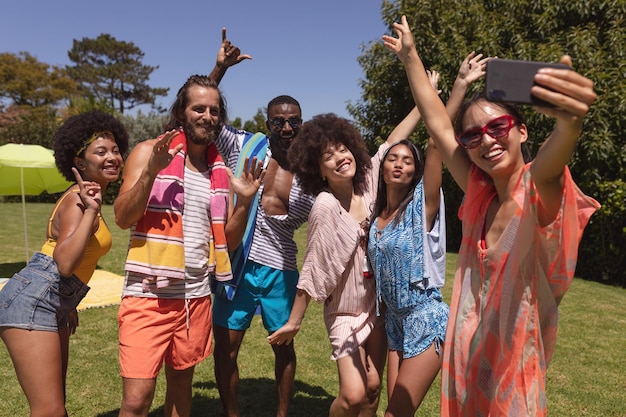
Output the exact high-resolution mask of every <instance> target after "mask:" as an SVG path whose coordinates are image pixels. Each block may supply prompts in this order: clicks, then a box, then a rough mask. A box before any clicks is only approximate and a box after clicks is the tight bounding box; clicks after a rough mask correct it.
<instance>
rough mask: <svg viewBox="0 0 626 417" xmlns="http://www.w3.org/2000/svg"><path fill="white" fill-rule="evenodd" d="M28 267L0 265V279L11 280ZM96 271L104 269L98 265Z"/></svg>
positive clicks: (15, 264)
mask: <svg viewBox="0 0 626 417" xmlns="http://www.w3.org/2000/svg"><path fill="white" fill-rule="evenodd" d="M25 266H26V262H7V263H3V264H1V263H0V278H11V277H12V276H13V275H14V274H15V273H16V272H20V271H21V270H22V269H24V267H25ZM96 269H102V267H100V265H96Z"/></svg>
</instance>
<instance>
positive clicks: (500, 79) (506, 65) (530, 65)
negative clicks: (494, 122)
mask: <svg viewBox="0 0 626 417" xmlns="http://www.w3.org/2000/svg"><path fill="white" fill-rule="evenodd" d="M546 67H552V68H562V69H571V68H570V67H568V66H567V65H565V64H555V63H551V62H535V61H516V60H512V59H499V58H495V59H490V60H489V61H487V69H486V71H487V75H486V76H485V96H486V97H487V100H490V101H506V102H511V103H518V104H532V105H535V106H550V107H554V105H552V104H550V103H547V102H545V101H543V100H540V99H538V98H536V97H535V96H533V95H532V94H530V88H531V87H532V86H533V85H535V81H534V78H535V74H536V73H537V71H538V70H539V68H546Z"/></svg>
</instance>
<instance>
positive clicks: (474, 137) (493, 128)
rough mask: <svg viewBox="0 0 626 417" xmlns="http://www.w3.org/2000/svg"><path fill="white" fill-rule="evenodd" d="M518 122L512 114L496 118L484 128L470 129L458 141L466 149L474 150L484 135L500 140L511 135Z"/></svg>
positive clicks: (459, 136) (458, 137)
mask: <svg viewBox="0 0 626 417" xmlns="http://www.w3.org/2000/svg"><path fill="white" fill-rule="evenodd" d="M516 124H517V121H516V120H515V118H514V117H513V116H511V115H510V114H505V115H504V116H500V117H496V118H495V119H493V120H491V121H490V122H489V123H487V124H486V125H484V126H483V127H477V128H474V129H468V130H466V131H464V132H462V133H460V134H458V135H457V136H456V141H457V142H459V145H461V146H462V147H464V148H465V149H474V148H476V147H477V146H478V145H480V141H481V140H482V137H483V135H484V134H485V133H486V134H488V135H489V136H491V137H492V138H494V139H500V138H502V137H505V136H507V135H508V134H509V132H510V131H511V129H512V128H513V126H515V125H516Z"/></svg>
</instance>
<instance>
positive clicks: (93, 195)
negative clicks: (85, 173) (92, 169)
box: [72, 167, 102, 211]
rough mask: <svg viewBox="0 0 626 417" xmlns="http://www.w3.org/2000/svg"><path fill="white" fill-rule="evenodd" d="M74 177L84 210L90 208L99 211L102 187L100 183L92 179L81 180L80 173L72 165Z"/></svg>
mask: <svg viewBox="0 0 626 417" xmlns="http://www.w3.org/2000/svg"><path fill="white" fill-rule="evenodd" d="M72 172H73V173H74V177H76V184H78V188H79V190H80V193H79V195H80V199H81V200H82V202H83V204H84V205H85V210H87V209H91V210H95V211H100V207H101V206H102V187H101V186H100V184H98V183H97V182H94V181H83V177H81V175H80V173H79V172H78V170H77V169H76V168H75V167H72Z"/></svg>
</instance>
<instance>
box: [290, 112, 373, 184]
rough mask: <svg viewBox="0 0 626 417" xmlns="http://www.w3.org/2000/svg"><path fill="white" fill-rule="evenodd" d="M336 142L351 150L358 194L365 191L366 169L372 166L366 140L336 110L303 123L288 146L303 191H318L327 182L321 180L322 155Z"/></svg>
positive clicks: (291, 161) (294, 170)
mask: <svg viewBox="0 0 626 417" xmlns="http://www.w3.org/2000/svg"><path fill="white" fill-rule="evenodd" d="M336 144H342V145H345V146H346V148H348V149H349V150H350V152H352V155H353V156H354V161H355V162H356V174H355V175H354V178H353V180H352V182H353V184H354V190H355V192H356V193H357V194H359V195H362V194H363V193H364V192H365V187H367V173H368V172H369V170H370V169H371V168H372V161H371V158H370V156H369V154H368V153H367V147H366V146H365V141H364V140H363V137H362V136H361V134H360V133H359V131H358V130H357V128H356V127H354V125H353V124H352V123H351V122H350V121H349V120H347V119H344V118H342V117H338V116H337V115H335V114H334V113H327V114H320V115H317V116H314V117H313V118H312V119H311V120H309V121H308V122H306V123H304V124H303V125H302V128H301V129H300V132H299V133H298V136H296V138H295V139H294V141H293V143H292V144H291V146H290V147H289V153H288V159H289V162H290V165H291V169H292V171H293V173H294V174H295V175H296V176H297V177H298V181H299V182H300V185H301V187H302V191H304V192H305V193H307V194H313V195H316V194H319V192H320V191H322V190H323V189H324V188H325V187H326V186H327V185H328V184H327V182H326V181H324V180H322V174H321V171H320V158H321V157H322V152H324V150H326V148H327V147H328V146H329V145H336Z"/></svg>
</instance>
